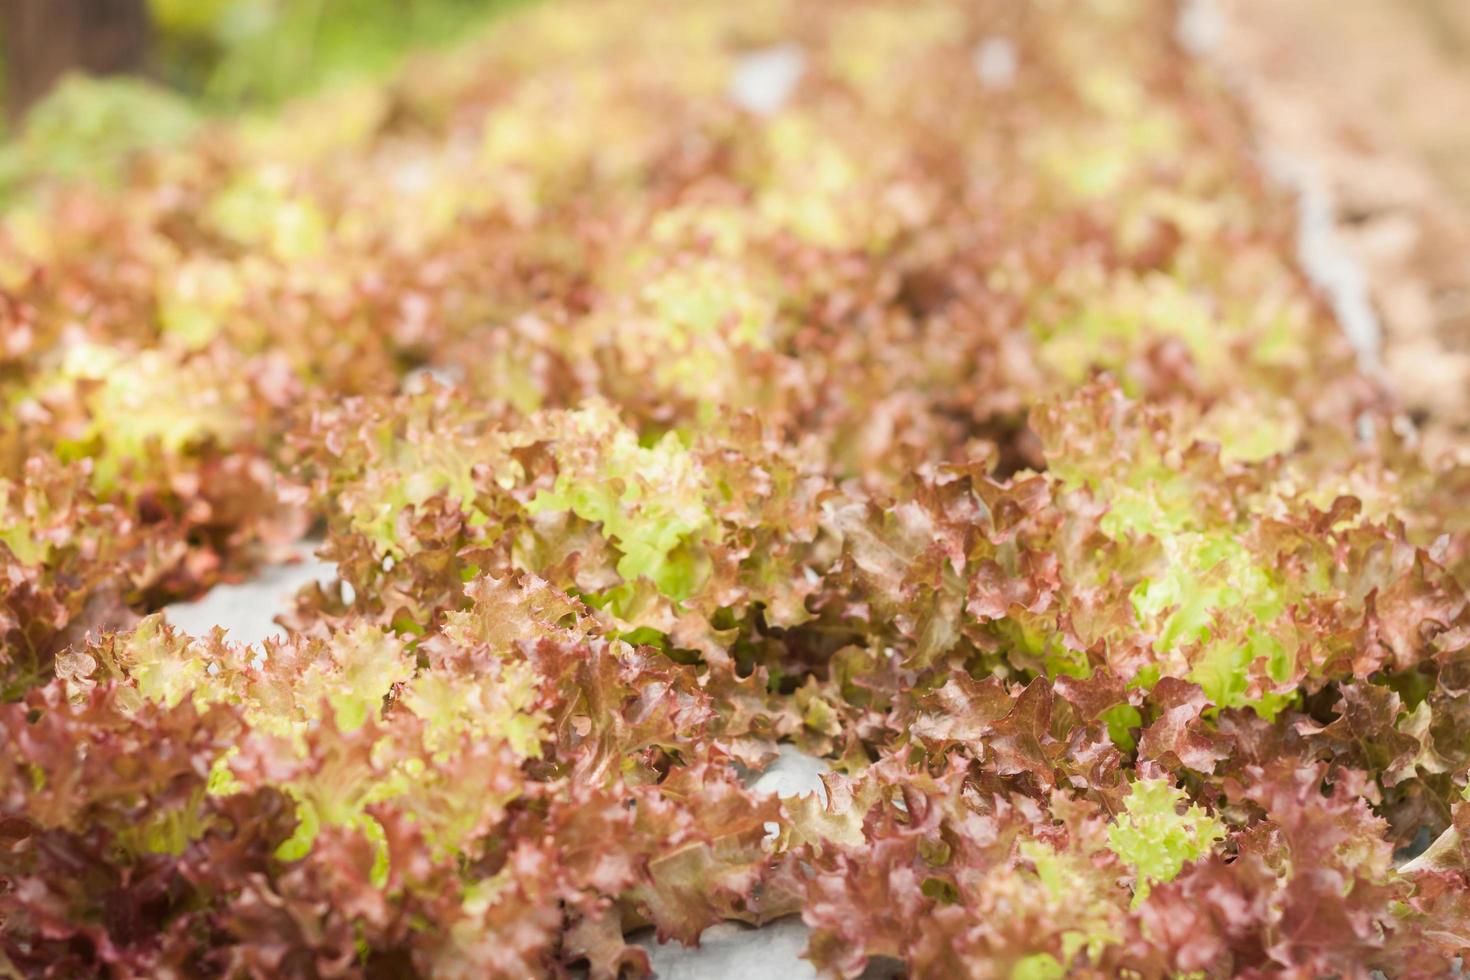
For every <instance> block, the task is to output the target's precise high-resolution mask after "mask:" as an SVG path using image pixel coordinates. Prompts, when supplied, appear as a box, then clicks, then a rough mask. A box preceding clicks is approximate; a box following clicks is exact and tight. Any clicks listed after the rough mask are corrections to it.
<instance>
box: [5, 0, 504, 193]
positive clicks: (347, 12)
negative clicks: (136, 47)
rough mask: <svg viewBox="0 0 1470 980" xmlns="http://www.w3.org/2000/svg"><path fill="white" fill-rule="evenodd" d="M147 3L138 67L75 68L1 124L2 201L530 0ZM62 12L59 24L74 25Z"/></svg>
mask: <svg viewBox="0 0 1470 980" xmlns="http://www.w3.org/2000/svg"><path fill="white" fill-rule="evenodd" d="M51 2H52V0H0V5H3V4H9V5H10V10H14V8H16V7H24V6H25V5H27V4H43V5H44V4H50V3H51ZM68 2H69V3H71V4H72V5H76V4H77V3H78V2H80V3H81V5H82V6H83V7H85V4H86V2H87V0H68ZM137 2H138V3H140V4H141V3H145V2H146V10H145V11H144V12H143V13H144V14H145V15H146V18H147V37H146V42H145V44H144V45H143V47H142V49H141V56H140V58H139V60H138V64H137V65H136V66H135V68H136V71H135V72H134V73H132V74H117V75H109V76H107V77H91V76H88V75H86V74H84V73H83V72H82V71H68V72H67V73H66V74H64V76H63V77H61V78H60V80H59V81H57V82H56V83H55V84H54V85H52V86H50V89H49V91H48V92H47V94H46V95H44V96H43V97H41V98H40V99H38V100H37V101H35V102H34V104H31V105H29V106H28V107H26V109H25V112H24V115H23V116H22V115H20V113H19V112H18V111H16V108H15V106H14V105H12V118H11V119H9V120H6V121H4V122H0V204H3V203H4V202H5V201H6V200H7V199H8V198H10V197H12V196H13V194H14V192H15V190H16V189H17V188H18V187H20V186H22V185H24V184H25V183H26V182H27V180H28V179H29V178H31V177H32V176H35V175H39V174H42V173H44V174H47V175H49V176H53V177H61V178H72V179H88V180H95V181H99V182H104V183H105V182H108V181H110V180H113V179H115V178H116V176H117V174H118V171H119V169H120V167H121V165H122V163H123V162H124V161H125V160H126V159H127V158H128V157H129V156H130V155H131V154H132V153H134V152H135V151H137V150H139V149H142V148H145V147H157V146H167V145H172V144H176V143H179V142H181V141H183V140H185V139H187V138H188V137H189V135H190V134H191V133H192V132H193V131H194V130H195V129H196V127H197V126H198V125H199V124H200V123H201V122H203V121H205V120H207V119H208V118H209V117H211V116H217V115H224V114H239V113H244V112H252V111H268V110H269V109H270V108H271V107H273V106H275V105H277V104H279V103H281V102H282V101H284V100H286V99H289V98H292V97H295V96H298V95H302V94H306V93H309V92H312V91H315V90H318V89H320V88H322V87H324V86H330V85H335V84H341V83H345V82H348V81H350V80H353V79H362V78H365V77H373V76H379V75H383V74H386V73H388V72H391V71H392V70H393V68H394V67H395V66H396V65H397V64H398V63H399V61H400V60H401V59H402V57H403V56H404V55H405V53H406V52H408V51H409V50H411V49H414V48H421V47H431V46H434V45H441V44H445V43H448V42H450V41H452V40H454V39H455V38H457V37H460V36H462V35H464V34H465V33H467V32H469V31H472V30H473V29H474V28H475V27H477V26H478V25H480V24H481V23H482V22H484V21H485V20H486V19H488V18H489V17H490V16H491V15H493V14H495V13H498V12H500V11H502V10H505V9H507V8H510V7H513V6H516V5H518V4H521V3H524V2H526V0H137ZM34 10H35V8H34V7H33V8H32V11H31V12H30V17H31V20H32V21H35V20H36V19H37V18H38V17H39V20H40V21H41V26H42V28H43V29H44V27H45V21H46V18H47V16H48V14H47V13H46V12H45V11H44V9H43V12H42V13H40V14H39V15H36V14H35V13H34ZM7 12H9V11H7ZM54 16H55V22H56V26H57V30H65V29H68V28H67V27H66V25H65V23H64V19H63V18H62V17H61V16H60V15H54ZM78 16H80V17H82V18H83V19H85V17H86V14H85V13H82V14H80V15H78ZM16 20H17V18H16V17H14V16H7V18H6V23H7V29H8V31H9V34H10V36H8V37H5V38H3V39H0V40H3V41H4V45H3V51H4V53H3V57H4V58H5V59H6V64H5V66H4V67H5V68H6V69H7V70H6V71H4V72H0V74H3V75H4V76H5V77H6V80H7V83H8V84H9V85H10V86H11V87H12V88H13V87H14V86H15V85H16V79H15V69H16V68H17V67H18V66H17V64H16V61H17V54H18V52H17V50H16V46H17V45H20V44H27V43H31V42H28V41H27V40H25V39H24V38H23V37H17V36H16V35H17V34H19V33H20V31H18V30H17V29H16V28H15V23H16ZM28 26H30V27H32V28H33V27H34V24H32V25H28ZM71 29H75V28H71ZM73 67H84V66H73ZM3 94H4V93H3V92H0V95H3Z"/></svg>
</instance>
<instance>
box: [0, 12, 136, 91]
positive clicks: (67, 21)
mask: <svg viewBox="0 0 1470 980" xmlns="http://www.w3.org/2000/svg"><path fill="white" fill-rule="evenodd" d="M0 39H3V41H4V45H5V73H6V85H5V101H6V110H7V111H8V112H9V113H10V115H11V118H17V117H19V115H20V114H21V113H22V112H24V111H25V109H26V108H27V107H28V106H30V105H31V103H33V102H35V101H36V100H37V99H39V98H40V97H41V96H43V95H45V94H46V92H47V91H49V90H50V88H51V86H52V85H54V84H55V83H56V80H57V79H58V78H60V77H61V76H62V75H64V74H66V73H67V72H68V71H73V70H79V71H85V72H90V73H92V74H97V75H105V74H111V73H116V72H128V71H136V70H138V69H139V68H141V67H142V65H143V59H144V56H145V55H146V53H147V47H148V8H147V3H146V0H0Z"/></svg>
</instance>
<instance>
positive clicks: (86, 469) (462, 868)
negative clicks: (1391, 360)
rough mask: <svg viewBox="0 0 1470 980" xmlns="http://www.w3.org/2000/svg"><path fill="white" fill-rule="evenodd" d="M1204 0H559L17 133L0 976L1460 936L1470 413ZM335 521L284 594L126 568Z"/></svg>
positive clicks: (629, 968)
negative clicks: (1426, 421) (319, 566)
mask: <svg viewBox="0 0 1470 980" xmlns="http://www.w3.org/2000/svg"><path fill="white" fill-rule="evenodd" d="M1176 6H1177V5H1176V4H1174V3H1172V2H1166V0H1077V2H1069V3H1060V2H1038V3H1034V4H1031V5H1028V6H1026V7H1025V9H1024V10H1022V9H1021V8H1019V7H1017V6H1016V5H1014V4H1010V3H1006V2H1001V0H984V2H979V3H971V4H963V3H957V2H954V0H918V2H915V0H905V2H898V0H861V2H859V3H857V4H853V3H850V2H837V0H770V2H764V0H763V2H759V3H747V4H728V3H719V2H716V0H681V2H673V0H640V2H637V3H634V2H631V0H628V2H624V0H616V2H600V3H595V4H593V3H582V2H579V0H566V2H548V3H545V4H542V5H538V6H536V7H534V8H528V9H527V10H525V11H523V12H521V13H519V14H518V15H517V16H516V18H515V19H514V21H507V22H506V23H504V24H503V25H501V27H500V29H499V30H496V31H493V32H490V33H487V34H485V35H484V36H482V37H477V38H472V39H466V40H465V43H464V44H463V45H462V46H461V47H459V48H456V49H454V50H452V51H446V52H438V53H435V54H433V55H431V56H427V57H424V58H422V59H419V60H416V61H413V62H411V63H410V65H409V66H408V67H407V68H406V69H405V70H404V71H403V72H402V73H401V74H399V75H397V76H395V77H394V78H392V79H390V80H387V81H383V82H381V83H378V84H371V85H359V86H356V87H354V88H350V89H344V90H341V91H337V92H329V93H325V94H323V95H322V96H320V97H318V98H315V99H312V100H308V101H302V102H299V103H295V104H292V105H289V106H286V107H284V108H283V109H282V111H281V113H280V114H279V115H276V116H266V117H255V118H250V119H240V120H235V121H220V122H218V123H216V124H211V125H207V126H203V127H202V128H197V129H196V128H194V126H193V125H192V124H191V125H190V127H189V129H188V132H187V133H185V132H182V131H181V132H180V134H179V137H178V141H177V142H176V144H175V145H172V146H156V147H154V148H153V149H152V150H150V151H148V152H146V153H143V154H139V155H135V156H130V157H128V160H127V166H125V167H121V168H120V169H119V170H118V171H117V173H115V174H113V175H112V179H111V181H110V182H105V183H97V182H88V181H87V180H86V179H84V177H83V175H79V174H78V173H77V171H76V168H74V167H73V166H72V165H71V163H70V162H69V161H70V157H68V158H67V159H58V160H57V161H56V162H55V164H54V165H53V166H51V167H49V168H46V167H39V168H38V167H37V166H30V167H29V171H28V172H35V173H36V174H37V176H36V177H34V178H33V179H30V180H28V181H27V182H26V184H25V187H24V188H23V190H21V191H18V192H17V196H16V197H15V200H14V201H13V202H12V204H11V206H10V207H9V208H8V210H7V211H6V212H5V214H4V216H3V219H0V286H3V288H4V295H3V297H0V404H3V405H4V407H5V409H6V410H5V412H3V413H0V458H3V460H4V461H5V463H6V467H5V469H3V470H0V738H3V740H4V743H5V745H6V746H7V750H6V751H5V752H3V753H0V973H13V974H16V975H19V976H30V975H38V976H102V975H107V976H118V977H141V976H150V977H151V976H216V975H218V976H230V977H236V976H426V977H427V976H447V977H460V976H463V977H487V976H488V977H524V976H566V975H572V974H577V975H580V972H582V971H585V973H586V974H587V975H590V976H593V977H599V978H601V977H608V978H611V977H620V976H642V975H646V974H647V973H648V972H649V964H648V960H647V957H646V955H645V954H644V952H642V950H641V947H640V946H638V945H637V943H636V942H633V941H631V938H630V937H633V936H634V935H635V934H636V933H638V932H639V930H644V929H652V930H653V932H654V935H655V936H656V938H657V939H658V941H663V942H668V941H675V942H680V943H684V944H690V945H692V944H695V943H697V942H698V941H699V938H700V936H701V935H702V934H703V933H704V931H705V930H706V929H708V928H709V927H711V926H713V925H716V924H718V923H721V922H727V921H739V922H745V923H750V924H755V925H759V924H761V923H765V922H768V921H771V920H773V919H777V918H780V917H783V916H792V915H799V916H800V917H801V919H802V921H803V922H804V924H805V926H806V927H807V929H808V931H809V942H808V946H807V948H806V956H807V957H808V959H809V960H810V961H811V962H812V963H813V964H814V966H815V967H816V968H817V969H818V970H819V971H820V972H821V973H822V974H823V975H825V976H843V977H855V976H859V975H862V974H863V973H864V971H866V970H868V969H869V967H870V966H871V965H873V964H874V963H875V962H876V963H879V964H880V965H881V964H882V963H883V962H884V961H896V962H897V963H898V964H899V968H900V969H901V970H902V971H904V972H905V974H906V975H910V976H914V977H945V978H948V977H959V976H966V977H1016V978H1023V980H1024V978H1030V980H1042V978H1048V980H1049V978H1059V977H1065V976H1121V975H1128V976H1139V977H1165V976H1199V977H1225V976H1246V977H1256V976H1267V975H1272V976H1274V975H1283V976H1345V977H1358V976H1367V975H1368V974H1369V972H1370V971H1374V970H1378V971H1382V972H1383V973H1384V974H1386V975H1389V976H1394V977H1418V976H1424V977H1430V976H1444V975H1447V973H1448V972H1449V971H1450V970H1451V969H1452V964H1453V963H1454V962H1455V959H1456V957H1458V956H1461V955H1463V953H1464V948H1465V941H1464V939H1463V938H1462V937H1464V936H1465V935H1466V929H1467V922H1470V902H1467V894H1470V877H1467V875H1470V860H1467V857H1470V845H1467V843H1466V842H1467V841H1470V837H1467V836H1466V835H1467V834H1470V802H1467V799H1470V741H1467V738H1466V731H1467V718H1470V673H1467V663H1470V660H1467V650H1470V595H1467V586H1470V509H1467V503H1466V502H1467V501H1470V476H1467V472H1466V470H1465V468H1464V467H1463V466H1461V465H1457V464H1455V463H1453V462H1451V461H1441V460H1434V459H1429V458H1426V457H1425V456H1424V455H1423V454H1422V452H1421V449H1420V447H1419V445H1418V443H1417V441H1416V438H1415V436H1414V432H1413V427H1412V425H1411V424H1410V422H1409V420H1407V419H1406V418H1404V417H1403V416H1402V414H1401V413H1400V411H1399V409H1398V408H1397V402H1396V400H1395V396H1394V393H1393V392H1391V391H1388V390H1386V389H1385V388H1384V387H1383V385H1382V382H1381V381H1380V380H1379V379H1377V378H1374V377H1372V376H1369V375H1368V374H1365V373H1363V372H1362V371H1360V370H1359V367H1358V363H1357V358H1356V355H1355V354H1354V352H1353V351H1352V350H1350V349H1349V348H1348V347H1347V345H1346V343H1345V342H1344V340H1343V339H1342V336H1341V333H1340V331H1339V330H1338V328H1337V325H1336V324H1335V323H1334V322H1333V321H1332V320H1331V318H1330V317H1329V316H1328V315H1327V313H1326V306H1325V305H1324V304H1323V303H1322V302H1321V300H1320V297H1318V296H1316V295H1315V294H1313V292H1312V291H1311V289H1310V288H1309V287H1308V286H1307V285H1306V283H1305V279H1304V277H1303V276H1302V274H1301V270H1300V269H1299V267H1298V266H1297V264H1296V260H1295V258H1294V255H1293V250H1292V247H1291V243H1292V240H1293V239H1292V235H1293V225H1292V220H1293V215H1292V213H1291V212H1292V209H1291V207H1290V204H1289V201H1287V200H1285V199H1284V198H1283V197H1281V196H1280V194H1279V192H1278V191H1277V190H1275V189H1273V188H1272V186H1271V185H1270V183H1269V182H1268V181H1267V180H1265V179H1263V175H1262V173H1261V172H1260V171H1259V168H1258V164H1257V161H1256V160H1255V157H1254V155H1253V154H1252V152H1251V147H1252V143H1251V133H1250V130H1249V128H1248V125H1247V121H1246V120H1245V119H1244V118H1243V116H1242V114H1241V113H1240V111H1239V109H1238V107H1237V106H1236V105H1235V104H1234V103H1233V101H1232V100H1231V97H1230V95H1229V93H1228V92H1227V90H1226V89H1225V88H1224V86H1223V85H1222V83H1221V82H1220V80H1219V79H1217V78H1215V77H1214V76H1213V75H1212V74H1211V73H1210V72H1209V71H1208V70H1207V69H1205V68H1203V67H1201V66H1199V65H1197V64H1194V63H1191V62H1189V61H1188V60H1186V58H1185V56H1184V54H1183V53H1182V52H1181V50H1180V49H1179V47H1178V46H1177V44H1176V43H1175V41H1174V39H1173V38H1174V35H1173V25H1174V18H1175V15H1176V13H1177V10H1176ZM163 7H169V8H170V16H172V17H175V18H181V20H180V24H181V25H184V26H188V24H194V22H193V21H192V20H190V18H192V17H194V16H195V14H193V13H190V12H189V11H185V10H184V7H182V6H178V5H172V6H170V5H162V6H161V7H160V9H163ZM173 7H177V9H173ZM205 13H207V12H204V13H200V14H199V15H198V16H200V17H204V14H205ZM206 21H208V18H207V17H206V18H205V20H203V21H200V22H199V23H198V24H194V26H193V27H189V29H190V30H194V29H196V28H197V29H204V27H205V26H206ZM180 29H183V27H181V28H180ZM793 39H795V40H796V41H798V42H799V44H800V46H801V50H802V52H803V62H802V64H803V73H802V77H801V78H800V80H799V81H798V83H797V84H796V85H795V87H794V89H793V91H792V92H791V94H790V98H789V99H788V100H787V101H786V102H785V103H784V104H783V105H781V106H779V107H776V108H775V109H774V111H772V112H770V113H768V114H758V113H754V112H751V111H747V110H745V109H742V108H740V107H739V106H737V105H735V104H733V103H732V102H730V101H729V100H728V99H727V98H726V88H727V86H728V84H729V77H730V74H731V72H732V71H733V70H734V69H735V67H736V65H738V64H739V62H740V59H741V58H742V57H743V56H744V54H746V53H747V52H749V51H750V50H754V49H759V48H762V47H765V46H769V45H775V44H778V43H784V42H789V41H792V40H793ZM997 45H999V46H1000V48H999V49H1003V50H1009V51H1011V52H1012V53H1013V55H1014V63H1015V64H1014V67H1015V70H1014V72H1013V73H1010V74H1009V75H1007V76H1006V77H1004V78H1001V77H998V76H996V75H995V74H994V72H991V73H990V74H988V75H985V77H981V76H980V75H977V73H976V67H975V56H974V53H975V50H976V48H977V47H982V48H988V49H990V50H996V49H997ZM982 74H983V73H982ZM111 111H112V110H109V115H110V113H111ZM27 152H31V151H30V150H27ZM35 152H37V153H42V152H43V150H42V149H36V150H35ZM308 534H315V535H316V536H318V537H319V538H320V540H321V544H320V549H319V553H320V555H321V556H322V557H323V558H325V559H328V560H330V561H332V562H334V563H335V566H336V570H337V573H336V574H337V578H336V580H335V581H332V582H329V583H325V584H321V585H313V586H310V587H308V588H306V589H303V590H302V591H301V592H300V593H299V594H298V595H297V596H296V597H295V599H294V601H293V603H292V604H291V607H290V608H289V609H288V610H287V611H286V612H285V613H284V614H283V615H282V617H281V622H282V623H283V625H284V626H286V627H287V630H286V633H285V635H284V636H283V637H280V638H275V639H270V640H267V641H265V642H264V643H263V644H261V645H259V646H249V645H245V644H240V643H235V642H233V641H232V640H231V639H230V637H229V636H228V635H227V634H226V633H225V632H224V631H222V630H214V631H212V632H210V633H208V634H207V635H202V636H191V635H187V634H186V633H184V632H181V631H179V630H176V629H175V628H173V627H172V626H170V625H169V624H168V622H167V614H166V612H163V613H162V614H160V613H161V610H164V608H165V607H166V605H167V604H168V603H170V602H171V601H173V600H176V599H178V598H181V597H189V596H193V595H197V594H199V593H200V592H202V591H203V590H205V589H207V588H209V587H211V586H212V585H214V584H215V583H216V582H219V581H222V580H226V579H238V578H242V577H244V576H247V575H250V574H252V573H253V571H254V570H255V569H256V568H258V567H259V566H260V564H261V563H262V562H265V561H269V560H270V559H272V557H274V556H275V555H276V554H277V553H278V551H279V549H280V548H281V547H282V546H284V545H288V544H290V543H292V542H296V541H299V540H301V539H302V538H304V537H305V536H307V535H308ZM783 746H794V747H796V748H797V749H799V750H801V751H804V752H806V753H808V754H810V755H813V756H816V757H819V758H821V759H822V760H823V763H824V766H825V767H826V769H828V770H829V771H828V772H827V774H826V775H825V776H824V777H823V783H824V791H823V792H822V793H819V794H808V795H806V796H799V797H794V798H789V799H784V800H783V799H779V798H777V797H775V796H772V795H771V794H768V793H765V792H758V791H756V790H755V789H754V788H753V786H754V785H755V783H756V777H757V776H758V774H759V773H760V772H761V771H762V770H763V769H765V768H766V767H767V766H769V765H770V763H771V761H772V760H773V759H774V758H776V756H777V754H778V752H779V751H780V749H781V748H782V747H783ZM1430 839H1432V840H1433V846H1432V847H1430V848H1429V849H1428V850H1427V851H1424V853H1423V854H1421V855H1420V856H1418V857H1415V858H1413V859H1412V860H1408V858H1409V857H1410V855H1411V854H1412V853H1414V852H1415V851H1416V850H1417V849H1422V848H1423V845H1424V844H1425V843H1426V842H1427V841H1428V840H1430ZM890 965H891V963H890Z"/></svg>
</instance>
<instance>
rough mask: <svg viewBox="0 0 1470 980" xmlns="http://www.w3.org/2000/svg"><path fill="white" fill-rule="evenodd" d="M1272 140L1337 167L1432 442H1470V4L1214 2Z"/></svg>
mask: <svg viewBox="0 0 1470 980" xmlns="http://www.w3.org/2000/svg"><path fill="white" fill-rule="evenodd" d="M1218 7H1219V9H1220V11H1221V12H1222V13H1223V14H1224V19H1225V25H1224V26H1225V30H1224V34H1223V46H1222V49H1221V54H1222V57H1223V58H1224V60H1225V62H1226V64H1227V65H1228V66H1229V67H1230V68H1231V69H1233V70H1234V73H1235V74H1236V75H1237V77H1238V80H1239V82H1240V84H1241V87H1242V90H1243V94H1244V95H1245V97H1246V99H1247V101H1248V102H1249V103H1250V105H1251V106H1252V109H1253V111H1254V113H1255V114H1256V116H1257V119H1258V120H1259V124H1260V127H1261V130H1262V132H1263V134H1264V135H1265V137H1266V138H1267V139H1268V140H1269V141H1270V143H1271V144H1272V145H1273V146H1276V147H1279V148H1281V149H1282V150H1284V151H1285V152H1287V153H1289V154H1290V155H1291V156H1292V157H1294V158H1297V159H1300V160H1303V161H1305V162H1306V163H1307V164H1308V165H1309V166H1311V167H1313V168H1314V169H1316V170H1318V171H1319V172H1320V174H1321V175H1322V177H1323V178H1324V179H1325V180H1326V182H1327V184H1328V187H1329V189H1330V191H1331V193H1332V194H1333V196H1334V199H1335V201H1336V203H1337V205H1338V213H1339V220H1340V224H1341V230H1342V234H1343V237H1344V239H1345V240H1346V241H1347V243H1348V245H1349V246H1350V248H1351V249H1352V250H1353V252H1354V253H1355V254H1356V256H1357V258H1358V259H1359V260H1360V262H1362V264H1363V265H1364V267H1365V268H1366V270H1367V272H1368V276H1369V279H1370V283H1371V291H1372V299H1373V302H1374V304H1375V306H1376V307H1377V309H1378V313H1379V315H1380V317H1381V318H1382V320H1383V326H1384V332H1385V335H1386V343H1385V350H1384V357H1383V362H1384V368H1385V370H1386V371H1387V373H1388V375H1389V377H1390V380H1391V383H1392V384H1393V385H1394V387H1395V388H1396V390H1397V391H1398V392H1399V393H1400V395H1401V397H1402V398H1403V401H1404V404H1405V407H1406V408H1407V409H1408V410H1409V411H1410V413H1411V414H1412V416H1413V417H1414V418H1415V419H1416V420H1417V421H1419V422H1420V424H1421V426H1422V427H1423V429H1424V431H1425V432H1426V439H1427V441H1428V442H1429V444H1430V446H1431V448H1433V449H1436V450H1439V449H1445V450H1451V449H1453V450H1458V451H1459V452H1460V453H1470V4H1466V3H1464V2H1463V0H1291V2H1286V3H1283V2H1281V0H1218Z"/></svg>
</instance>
